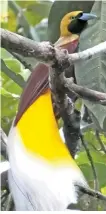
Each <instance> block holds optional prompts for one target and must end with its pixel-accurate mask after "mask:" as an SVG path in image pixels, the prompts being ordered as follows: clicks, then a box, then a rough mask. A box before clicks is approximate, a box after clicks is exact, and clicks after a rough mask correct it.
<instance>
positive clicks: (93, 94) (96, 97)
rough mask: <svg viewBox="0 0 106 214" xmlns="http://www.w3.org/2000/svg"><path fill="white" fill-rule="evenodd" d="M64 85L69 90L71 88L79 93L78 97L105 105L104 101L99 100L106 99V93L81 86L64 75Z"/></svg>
mask: <svg viewBox="0 0 106 214" xmlns="http://www.w3.org/2000/svg"><path fill="white" fill-rule="evenodd" d="M64 86H65V88H67V89H68V90H69V91H71V90H73V91H74V92H75V93H77V94H78V95H79V97H81V98H83V99H85V100H89V101H91V102H96V103H99V104H101V105H105V102H101V101H106V93H102V92H99V91H95V90H92V89H89V88H85V87H83V86H79V85H76V84H75V83H74V82H73V79H72V78H66V77H64Z"/></svg>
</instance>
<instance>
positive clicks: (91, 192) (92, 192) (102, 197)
mask: <svg viewBox="0 0 106 214" xmlns="http://www.w3.org/2000/svg"><path fill="white" fill-rule="evenodd" d="M76 186H78V187H79V190H80V191H81V192H82V193H84V194H87V195H89V196H93V197H95V198H97V199H100V200H104V201H106V196H105V195H103V194H101V193H100V192H98V191H95V190H93V189H90V188H87V187H82V186H79V185H76Z"/></svg>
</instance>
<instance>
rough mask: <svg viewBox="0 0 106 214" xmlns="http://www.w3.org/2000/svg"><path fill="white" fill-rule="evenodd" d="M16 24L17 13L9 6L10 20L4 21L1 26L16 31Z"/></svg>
mask: <svg viewBox="0 0 106 214" xmlns="http://www.w3.org/2000/svg"><path fill="white" fill-rule="evenodd" d="M16 25H17V21H16V15H15V13H14V12H13V11H12V10H11V9H10V8H8V22H2V23H1V27H2V28H4V29H6V30H10V31H12V32H15V31H16Z"/></svg>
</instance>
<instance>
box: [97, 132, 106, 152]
mask: <svg viewBox="0 0 106 214" xmlns="http://www.w3.org/2000/svg"><path fill="white" fill-rule="evenodd" d="M95 135H96V138H97V140H98V142H99V144H100V146H101V150H102V151H104V153H105V154H106V147H105V145H104V144H103V142H102V140H101V138H100V135H99V131H98V130H96V132H95Z"/></svg>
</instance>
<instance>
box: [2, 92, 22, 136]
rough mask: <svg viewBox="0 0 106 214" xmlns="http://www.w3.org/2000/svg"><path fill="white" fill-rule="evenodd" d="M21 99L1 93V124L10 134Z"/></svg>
mask: <svg viewBox="0 0 106 214" xmlns="http://www.w3.org/2000/svg"><path fill="white" fill-rule="evenodd" d="M18 103H19V99H17V98H14V97H12V96H11V97H8V96H4V95H1V124H2V128H3V130H4V131H5V133H6V134H8V132H9V129H10V126H11V124H12V121H13V119H14V117H15V115H16V111H17V108H18Z"/></svg>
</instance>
